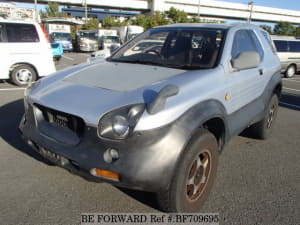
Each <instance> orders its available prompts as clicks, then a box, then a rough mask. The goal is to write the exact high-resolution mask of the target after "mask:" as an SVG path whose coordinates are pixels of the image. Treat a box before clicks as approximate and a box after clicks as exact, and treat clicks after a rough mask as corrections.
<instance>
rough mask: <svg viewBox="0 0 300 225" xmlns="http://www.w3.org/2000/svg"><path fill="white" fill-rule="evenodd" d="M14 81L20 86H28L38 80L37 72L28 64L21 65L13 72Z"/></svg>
mask: <svg viewBox="0 0 300 225" xmlns="http://www.w3.org/2000/svg"><path fill="white" fill-rule="evenodd" d="M11 79H12V82H13V83H14V84H16V85H18V86H26V85H28V84H29V83H31V82H34V81H36V79H37V74H36V72H35V70H34V69H33V68H32V67H30V66H28V65H19V66H17V67H15V68H14V69H13V71H12V72H11Z"/></svg>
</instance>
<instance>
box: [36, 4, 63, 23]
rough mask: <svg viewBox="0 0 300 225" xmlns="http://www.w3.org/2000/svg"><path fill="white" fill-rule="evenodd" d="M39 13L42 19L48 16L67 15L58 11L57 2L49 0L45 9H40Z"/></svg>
mask: <svg viewBox="0 0 300 225" xmlns="http://www.w3.org/2000/svg"><path fill="white" fill-rule="evenodd" d="M40 15H41V18H42V19H44V18H48V17H67V14H66V13H64V12H61V11H59V4H58V3H56V2H49V3H48V6H47V7H46V11H41V12H40Z"/></svg>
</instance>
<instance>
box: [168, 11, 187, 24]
mask: <svg viewBox="0 0 300 225" xmlns="http://www.w3.org/2000/svg"><path fill="white" fill-rule="evenodd" d="M166 15H167V17H168V18H169V19H170V20H171V23H187V22H188V21H189V20H188V18H187V13H186V12H184V11H183V10H178V9H175V8H174V7H171V8H170V9H169V11H166Z"/></svg>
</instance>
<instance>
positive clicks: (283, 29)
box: [273, 22, 296, 36]
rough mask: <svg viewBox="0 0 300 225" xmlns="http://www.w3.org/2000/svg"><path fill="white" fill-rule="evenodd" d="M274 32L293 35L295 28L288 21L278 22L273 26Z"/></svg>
mask: <svg viewBox="0 0 300 225" xmlns="http://www.w3.org/2000/svg"><path fill="white" fill-rule="evenodd" d="M273 32H274V34H278V35H290V36H294V35H295V33H296V28H295V27H294V26H293V25H292V24H291V23H289V22H279V23H277V24H276V25H275V26H274V29H273Z"/></svg>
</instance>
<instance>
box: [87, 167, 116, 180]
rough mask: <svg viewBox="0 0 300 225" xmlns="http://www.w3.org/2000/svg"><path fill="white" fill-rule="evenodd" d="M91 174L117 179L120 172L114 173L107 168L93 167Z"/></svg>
mask: <svg viewBox="0 0 300 225" xmlns="http://www.w3.org/2000/svg"><path fill="white" fill-rule="evenodd" d="M91 174H92V175H94V176H98V177H104V178H108V179H111V180H115V181H119V180H120V174H119V173H115V172H112V171H109V170H102V169H98V168H94V169H92V170H91Z"/></svg>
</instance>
